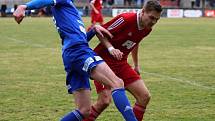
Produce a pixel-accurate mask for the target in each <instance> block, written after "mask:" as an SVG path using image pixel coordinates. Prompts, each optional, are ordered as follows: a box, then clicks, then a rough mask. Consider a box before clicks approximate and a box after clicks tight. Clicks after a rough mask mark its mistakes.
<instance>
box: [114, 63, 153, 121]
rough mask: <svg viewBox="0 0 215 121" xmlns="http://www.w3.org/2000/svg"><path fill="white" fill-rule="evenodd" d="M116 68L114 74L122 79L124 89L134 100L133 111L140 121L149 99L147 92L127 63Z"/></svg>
mask: <svg viewBox="0 0 215 121" xmlns="http://www.w3.org/2000/svg"><path fill="white" fill-rule="evenodd" d="M118 68H119V69H118ZM118 68H117V71H116V70H115V71H114V72H117V75H118V76H119V77H120V78H122V79H123V81H124V84H125V87H126V89H127V90H128V91H130V92H131V94H133V96H134V97H135V98H136V101H137V102H136V104H135V105H134V107H133V111H134V113H135V116H136V118H137V119H138V121H142V118H143V114H144V111H145V108H146V105H147V104H148V102H149V99H150V94H149V91H148V89H147V87H146V86H145V84H144V82H143V80H142V79H141V77H140V75H138V74H137V73H136V71H134V69H133V68H132V67H131V66H130V65H129V64H128V63H127V62H125V63H121V64H120V65H119V67H118Z"/></svg>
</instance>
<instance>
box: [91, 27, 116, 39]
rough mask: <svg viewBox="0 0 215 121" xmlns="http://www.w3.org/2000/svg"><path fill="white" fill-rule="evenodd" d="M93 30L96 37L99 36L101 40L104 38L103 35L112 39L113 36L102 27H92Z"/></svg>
mask: <svg viewBox="0 0 215 121" xmlns="http://www.w3.org/2000/svg"><path fill="white" fill-rule="evenodd" d="M94 29H95V31H96V34H97V36H98V35H99V36H101V37H102V38H103V37H104V34H105V35H107V36H108V37H110V38H113V35H112V34H111V33H110V32H109V31H108V30H107V29H105V28H104V27H102V26H100V25H94Z"/></svg>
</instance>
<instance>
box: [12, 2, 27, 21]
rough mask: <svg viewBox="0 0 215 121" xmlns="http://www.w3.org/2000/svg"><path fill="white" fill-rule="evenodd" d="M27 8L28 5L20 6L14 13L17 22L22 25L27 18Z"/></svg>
mask: <svg viewBox="0 0 215 121" xmlns="http://www.w3.org/2000/svg"><path fill="white" fill-rule="evenodd" d="M26 8H27V6H26V5H19V6H18V7H17V9H16V11H14V13H13V16H14V18H15V21H16V22H17V23H18V24H20V23H21V22H22V20H23V18H24V17H25V10H26Z"/></svg>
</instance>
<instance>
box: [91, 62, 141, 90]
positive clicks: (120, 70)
mask: <svg viewBox="0 0 215 121" xmlns="http://www.w3.org/2000/svg"><path fill="white" fill-rule="evenodd" d="M108 65H109V66H110V68H111V69H112V71H113V72H114V73H115V74H116V75H117V76H118V77H119V78H121V79H122V80H123V81H124V85H125V87H126V86H128V85H129V84H131V83H133V82H135V81H137V80H139V79H140V78H141V77H140V75H138V74H137V73H136V71H134V69H133V68H132V67H131V66H130V65H129V64H128V63H123V64H117V65H116V64H113V66H111V65H110V64H108ZM94 85H95V87H96V91H97V93H99V92H101V91H102V90H104V89H109V88H108V87H106V86H104V85H103V84H101V83H99V82H98V81H96V80H94Z"/></svg>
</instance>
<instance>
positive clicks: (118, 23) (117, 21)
mask: <svg viewBox="0 0 215 121" xmlns="http://www.w3.org/2000/svg"><path fill="white" fill-rule="evenodd" d="M125 20H126V19H125V17H124V16H122V15H118V16H116V17H115V18H113V19H112V20H110V21H109V22H107V23H106V24H104V25H103V27H104V28H106V29H107V30H108V31H109V32H110V33H112V34H113V33H116V32H118V31H120V30H122V29H125V27H126V26H125V23H126V21H125Z"/></svg>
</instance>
